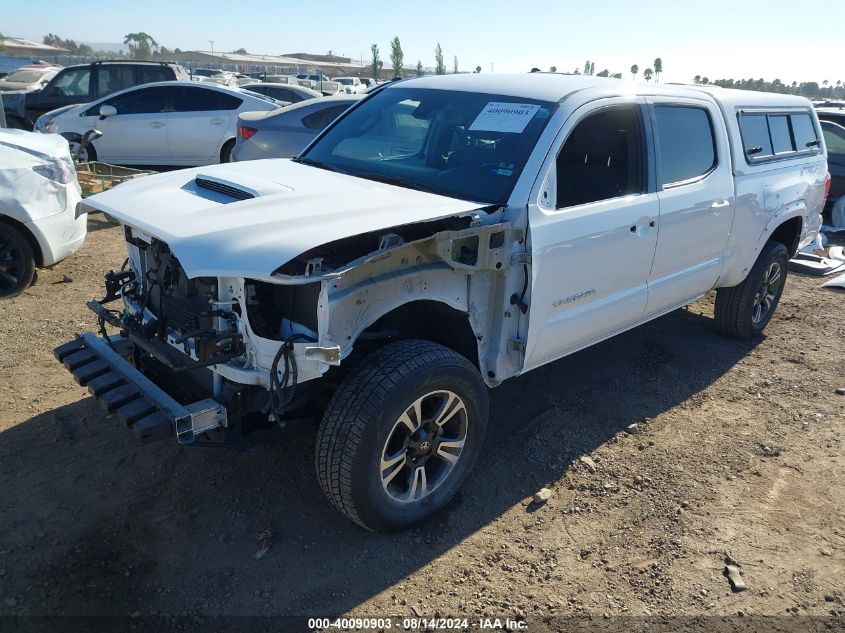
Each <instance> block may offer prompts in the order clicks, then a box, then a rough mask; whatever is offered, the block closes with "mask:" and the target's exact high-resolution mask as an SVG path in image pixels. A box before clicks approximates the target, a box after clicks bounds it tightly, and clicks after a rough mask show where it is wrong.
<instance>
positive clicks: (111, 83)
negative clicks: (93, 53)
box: [94, 64, 135, 97]
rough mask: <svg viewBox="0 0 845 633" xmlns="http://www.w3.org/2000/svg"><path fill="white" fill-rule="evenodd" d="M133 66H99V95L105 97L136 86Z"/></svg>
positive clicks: (97, 95)
mask: <svg viewBox="0 0 845 633" xmlns="http://www.w3.org/2000/svg"><path fill="white" fill-rule="evenodd" d="M134 70H135V69H134V68H133V67H132V66H124V65H122V64H114V65H111V64H109V65H104V66H99V69H98V72H97V94H96V95H94V96H95V97H105V96H106V95H110V94H114V93H115V92H119V91H121V90H126V88H131V87H132V86H134V85H135V73H134Z"/></svg>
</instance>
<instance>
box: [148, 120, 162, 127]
mask: <svg viewBox="0 0 845 633" xmlns="http://www.w3.org/2000/svg"><path fill="white" fill-rule="evenodd" d="M150 127H164V121H150Z"/></svg>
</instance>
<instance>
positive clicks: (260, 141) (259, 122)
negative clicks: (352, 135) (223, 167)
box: [232, 95, 362, 161]
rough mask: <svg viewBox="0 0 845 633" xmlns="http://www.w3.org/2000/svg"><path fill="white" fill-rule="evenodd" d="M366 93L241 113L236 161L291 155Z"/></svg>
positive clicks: (235, 154) (297, 152)
mask: <svg viewBox="0 0 845 633" xmlns="http://www.w3.org/2000/svg"><path fill="white" fill-rule="evenodd" d="M361 96H362V95H345V96H342V97H323V98H321V99H309V100H308V101H302V102H300V103H296V104H294V105H290V106H287V107H285V108H280V109H278V110H274V111H272V112H244V113H242V114H240V115H239V116H238V136H237V141H236V142H235V147H234V149H233V150H232V160H233V161H243V160H257V159H260V158H291V157H292V156H296V155H297V154H299V152H300V151H302V149H303V148H304V147H305V146H306V145H308V143H310V142H311V139H313V138H314V137H315V136H317V134H319V133H320V131H321V130H322V129H323V128H325V127H326V126H327V125H328V124H329V123H331V122H332V121H334V120H335V119H336V118H337V117H338V115H340V114H341V113H342V112H343V111H344V110H346V109H347V108H348V107H349V106H351V105H352V104H353V103H355V102H356V101H358V100H359V99H360V98H361Z"/></svg>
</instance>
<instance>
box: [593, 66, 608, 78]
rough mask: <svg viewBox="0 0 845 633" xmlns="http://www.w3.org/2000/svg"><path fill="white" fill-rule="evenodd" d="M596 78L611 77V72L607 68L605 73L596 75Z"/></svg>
mask: <svg viewBox="0 0 845 633" xmlns="http://www.w3.org/2000/svg"><path fill="white" fill-rule="evenodd" d="M596 77H610V70H608V69H607V68H605V69H604V70H603V71H601V72H600V73H599V74H598V75H596Z"/></svg>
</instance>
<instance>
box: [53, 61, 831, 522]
mask: <svg viewBox="0 0 845 633" xmlns="http://www.w3.org/2000/svg"><path fill="white" fill-rule="evenodd" d="M825 158H826V157H825V147H824V142H823V140H822V137H821V134H820V132H819V125H818V120H817V118H816V115H815V112H814V111H813V108H812V106H811V104H810V102H809V101H807V100H806V99H803V98H800V97H794V96H788V95H780V94H761V93H753V92H746V91H730V90H712V91H709V90H707V89H699V88H697V87H696V88H693V87H679V86H668V85H660V86H656V85H634V84H629V83H624V82H620V81H615V80H612V79H602V78H598V77H571V76H565V75H551V74H549V75H546V74H541V73H537V74H525V75H518V76H496V75H468V74H467V75H449V76H443V77H425V78H419V79H412V80H408V81H403V82H397V83H395V84H391V85H388V86H385V87H384V88H383V89H381V90H378V91H376V92H374V93H372V94H371V95H370V96H369V97H365V98H364V99H362V100H361V101H360V102H358V103H357V104H356V105H354V106H353V107H351V108H350V109H349V110H347V111H346V112H345V113H344V114H343V115H341V116H340V117H339V118H338V119H337V120H335V121H334V122H333V123H332V124H330V125H329V126H328V127H327V128H326V129H325V130H324V131H323V132H322V134H321V135H320V136H318V137H317V138H316V139H315V140H314V141H313V142H312V143H311V144H310V145H309V146H308V147H307V148H306V149H305V150H303V151H302V152H301V153H300V155H299V157H298V158H296V159H294V160H293V161H289V160H268V161H254V162H246V163H235V164H232V165H227V166H220V167H211V168H202V169H194V170H185V171H180V172H173V173H170V174H163V175H161V176H151V177H148V178H144V179H143V180H139V181H137V182H130V183H127V184H126V185H123V186H121V187H119V188H117V189H115V190H112V191H109V192H106V193H103V194H100V195H98V196H95V197H94V198H90V199H89V200H87V201H86V202H85V203H84V206H83V208H87V209H90V210H97V211H103V212H105V213H107V214H109V215H111V216H113V217H116V218H118V219H119V220H120V221H121V222H123V223H124V224H125V231H126V241H127V250H128V253H129V265H128V267H127V268H126V270H124V271H121V272H116V273H113V274H112V275H111V276H110V277H109V279H108V282H107V295H106V298H105V301H106V302H108V301H117V300H120V301H121V302H122V307H121V314H120V315H119V316H117V315H115V314H114V312H113V311H109V310H107V309H106V308H105V307H103V306H101V305H96V304H94V306H93V307H94V309H95V311H96V312H97V314H98V315H99V316H100V318H101V319H102V320H103V322H104V323H110V324H112V325H114V326H115V327H116V328H118V329H119V330H120V331H119V333H118V334H116V335H115V336H113V337H112V338H111V339H110V341H109V343H108V344H107V343H106V342H105V341H103V340H102V339H100V338H98V337H97V336H95V335H94V334H90V333H89V334H85V335H83V336H82V337H80V338H78V339H77V340H74V341H71V342H69V343H68V344H66V345H64V346H62V347H60V348H59V349H57V350H56V355H57V357H58V358H59V359H60V360H62V362H63V363H64V364H65V365H66V366H67V368H68V369H69V370H70V371H72V372H73V374H74V375H75V377H76V379H77V380H78V381H79V382H80V383H81V384H87V385H88V388H89V390H90V391H91V393H93V394H94V395H95V396H96V397H97V398H98V399H99V400H100V401H101V402H102V403H103V405H104V406H105V407H106V408H107V409H108V410H110V411H115V412H116V413H117V418H118V419H120V420H122V421H123V422H124V423H125V424H127V425H129V426H131V427H133V428H134V429H135V431H136V432H137V433H138V435H139V436H140V437H141V438H142V439H145V440H152V439H156V438H160V437H172V436H175V437H176V439H177V441H178V442H180V443H182V444H193V445H201V444H214V445H235V446H242V445H243V444H244V443H246V442H248V441H249V438H250V433H251V432H252V431H254V430H257V429H273V430H274V431H275V432H277V433H279V434H284V433H289V432H295V431H297V430H298V429H301V428H302V427H303V425H305V428H307V425H308V424H309V421H313V422H314V424H315V426H316V435H317V441H316V455H315V461H316V468H317V476H318V479H319V481H320V485H321V486H322V488H323V491H324V492H325V494H326V495H327V497H328V498H329V499H330V500H331V502H332V503H333V504H334V505H335V506H336V507H337V508H338V509H339V510H341V511H342V512H343V513H344V514H346V515H347V516H348V517H349V518H350V519H352V520H353V521H355V522H356V523H358V524H360V525H362V526H365V527H367V528H370V529H374V530H391V529H400V528H404V527H406V526H408V525H411V524H413V523H415V522H417V521H420V520H422V519H423V518H425V517H427V516H429V515H431V513H433V512H436V511H437V510H439V509H440V508H443V507H444V506H445V504H446V503H448V502H449V500H450V499H451V498H452V497H453V495H454V494H455V493H456V491H457V490H458V488H459V486H460V485H461V483H462V482H463V480H464V478H465V477H466V475H467V474H468V473H469V471H470V469H471V467H472V465H473V462H474V461H475V460H476V458H477V457H478V456H479V454H480V453H481V450H482V446H483V443H484V436H485V431H486V426H487V407H488V403H487V402H488V401H487V388H488V387H495V386H497V385H499V384H501V383H502V381H504V380H506V379H508V378H512V377H514V376H519V375H521V374H524V373H525V372H527V371H530V370H532V369H534V368H537V367H539V366H541V365H543V364H545V363H549V362H552V361H554V360H556V359H558V358H561V357H562V356H565V355H567V354H571V353H572V352H575V351H576V350H579V349H582V348H584V347H587V346H589V345H592V344H594V343H596V342H598V341H601V340H604V339H607V338H609V337H612V336H614V335H615V334H618V333H619V332H622V331H624V330H627V329H629V328H632V327H635V326H637V325H639V324H641V323H644V322H646V321H649V320H651V319H654V318H656V317H658V316H660V315H662V314H665V313H667V312H669V311H671V310H675V309H676V308H678V307H680V306H683V305H685V304H688V303H690V302H692V301H694V300H696V299H697V298H699V297H701V296H702V295H703V294H704V293H706V292H708V291H710V290H713V289H716V326H717V328H718V329H719V330H721V331H722V332H725V333H727V334H729V335H732V336H736V337H751V336H755V335H757V334H759V333H760V332H761V331H762V330H763V328H764V327H765V326H766V324H767V323H768V322H769V320H770V319H771V318H772V314H773V312H774V310H775V307H776V306H777V303H778V300H779V298H780V296H781V293H782V291H783V286H784V282H785V279H786V275H787V260H788V258H789V257H790V255H791V254H792V253H795V252H796V250H797V249H798V248H799V247H801V246H802V245H804V244H807V243H808V242H809V241H810V240H811V238H812V237H813V236H814V235H815V234H816V232H817V231H818V229H819V227H820V224H821V216H820V211H821V210H822V207H823V205H824V198H825V195H826V191H825V189H826V185H827V183H829V177H828V174H827V165H826V161H825ZM701 362H703V363H706V362H707V359H706V358H704V359H702V361H701ZM561 380H565V377H561Z"/></svg>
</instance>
